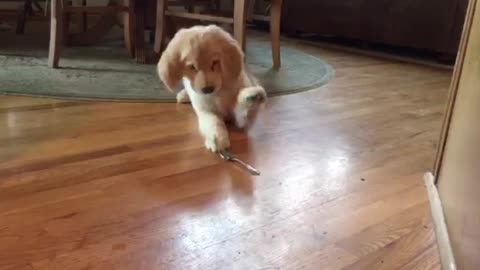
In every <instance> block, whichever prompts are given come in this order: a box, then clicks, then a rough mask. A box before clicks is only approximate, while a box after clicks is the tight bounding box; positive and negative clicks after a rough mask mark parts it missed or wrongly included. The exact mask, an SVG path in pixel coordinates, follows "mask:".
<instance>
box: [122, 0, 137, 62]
mask: <svg viewBox="0 0 480 270" xmlns="http://www.w3.org/2000/svg"><path fill="white" fill-rule="evenodd" d="M128 7H129V11H128V13H127V14H124V16H123V37H124V40H125V47H127V50H128V53H129V54H130V56H131V57H135V43H134V40H135V11H134V8H135V1H134V0H129V1H128Z"/></svg>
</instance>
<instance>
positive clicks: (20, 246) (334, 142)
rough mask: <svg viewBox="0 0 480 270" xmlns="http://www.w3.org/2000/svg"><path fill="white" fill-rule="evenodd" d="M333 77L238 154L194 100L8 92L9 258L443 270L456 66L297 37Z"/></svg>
mask: <svg viewBox="0 0 480 270" xmlns="http://www.w3.org/2000/svg"><path fill="white" fill-rule="evenodd" d="M290 44H293V45H294V46H296V47H297V48H301V49H303V50H306V51H308V52H310V53H312V54H314V55H319V56H321V57H323V58H324V59H326V60H327V61H328V62H329V63H331V64H332V65H333V66H334V67H335V68H336V72H337V75H336V78H335V79H334V80H333V81H332V82H330V83H329V84H328V85H326V86H324V87H322V88H320V89H318V90H314V91H309V92H305V93H300V94H295V95H290V96H283V97H278V98H271V99H270V100H269V104H268V106H267V108H266V110H265V111H264V112H263V113H262V114H261V116H260V119H259V122H258V123H257V125H256V126H255V127H254V128H253V129H252V130H251V132H250V135H249V137H247V136H245V135H243V134H240V133H232V140H233V148H232V151H233V152H234V153H236V154H237V155H238V156H239V157H241V158H243V159H244V160H247V161H249V162H250V163H252V164H254V165H255V166H256V167H257V168H258V169H259V170H260V171H261V173H262V175H261V176H259V177H252V176H249V175H248V174H247V173H246V172H245V171H243V170H241V169H239V168H238V167H236V166H235V165H233V164H230V163H226V162H224V161H222V160H220V158H219V157H217V156H216V155H213V154H211V153H209V152H207V151H206V150H204V148H203V142H202V140H201V138H200V136H199V135H198V133H197V128H196V120H195V116H194V114H193V112H192V110H191V109H190V107H189V106H177V105H175V104H155V103H153V104H135V103H91V102H75V101H62V100H48V99H33V98H21V97H1V98H0V119H2V120H1V121H0V123H1V124H0V130H1V133H0V147H1V149H2V150H1V152H0V161H1V162H0V179H1V180H0V269H2V270H5V269H15V270H23V269H48V270H51V269H102V270H105V269H136V270H137V269H138V270H140V269H241V270H244V269H249V270H250V269H252V270H254V269H389V270H390V269H422V270H424V269H440V266H439V258H438V254H437V252H438V251H437V247H436V243H435V238H434V233H433V229H432V224H431V219H430V212H429V204H428V200H427V195H426V191H425V188H424V186H423V182H422V175H423V173H424V172H426V171H427V170H430V169H431V168H432V165H433V157H434V152H435V145H436V143H437V140H438V137H439V131H440V124H441V120H442V113H443V109H444V104H445V101H446V93H447V88H448V85H449V81H450V75H451V74H450V73H449V72H448V71H444V70H435V69H432V68H427V67H422V66H416V65H412V64H404V63H399V62H388V61H385V60H381V59H375V58H370V57H366V56H356V55H351V54H346V53H340V52H335V51H327V50H322V49H319V48H315V47H311V46H306V45H302V44H301V43H300V42H295V41H290Z"/></svg>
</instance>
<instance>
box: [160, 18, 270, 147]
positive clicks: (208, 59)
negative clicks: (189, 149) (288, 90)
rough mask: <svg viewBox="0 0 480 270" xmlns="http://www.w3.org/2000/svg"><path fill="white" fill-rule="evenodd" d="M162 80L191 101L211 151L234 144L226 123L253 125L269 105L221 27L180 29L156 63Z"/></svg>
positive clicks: (179, 100) (229, 37)
mask: <svg viewBox="0 0 480 270" xmlns="http://www.w3.org/2000/svg"><path fill="white" fill-rule="evenodd" d="M157 71H158V75H159V77H160V79H161V80H162V82H163V83H164V84H165V85H166V86H167V88H168V89H169V90H171V91H175V90H177V89H180V87H179V86H180V85H179V84H180V82H182V83H183V89H182V90H181V91H180V92H179V93H178V94H177V101H178V102H179V103H187V102H191V103H192V106H193V108H194V110H195V113H196V114H197V117H198V125H199V129H200V132H201V134H202V135H203V137H204V138H205V147H206V148H207V149H209V150H210V151H212V152H216V151H222V150H225V149H227V148H228V147H229V146H230V140H229V137H228V130H227V127H226V124H225V123H226V122H233V123H234V124H235V125H236V126H237V127H239V128H247V127H249V126H250V125H251V124H252V123H253V121H254V119H255V118H256V115H257V112H258V110H259V108H260V106H261V105H262V104H263V103H264V102H265V101H266V97H267V95H266V93H265V90H264V89H263V87H261V86H260V85H258V83H257V82H256V81H255V80H254V79H253V78H252V77H251V76H250V75H249V74H247V72H246V70H245V67H244V55H243V52H242V50H241V49H240V47H239V45H238V44H237V42H236V41H235V40H234V39H233V38H232V36H230V34H228V33H227V32H225V31H224V30H223V29H221V28H220V27H218V26H214V25H209V26H194V27H191V28H188V29H182V30H180V31H178V32H177V33H176V34H175V36H174V37H173V39H172V40H171V41H170V43H169V44H168V46H167V48H166V50H165V51H164V52H163V54H162V57H161V58H160V61H159V62H158V65H157Z"/></svg>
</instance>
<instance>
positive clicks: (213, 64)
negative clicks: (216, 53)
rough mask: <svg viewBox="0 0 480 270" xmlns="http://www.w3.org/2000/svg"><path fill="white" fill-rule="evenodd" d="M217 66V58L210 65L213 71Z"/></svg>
mask: <svg viewBox="0 0 480 270" xmlns="http://www.w3.org/2000/svg"><path fill="white" fill-rule="evenodd" d="M219 66H220V61H219V60H215V61H213V63H212V67H211V69H212V71H214V70H215V69H217V68H218V67H219Z"/></svg>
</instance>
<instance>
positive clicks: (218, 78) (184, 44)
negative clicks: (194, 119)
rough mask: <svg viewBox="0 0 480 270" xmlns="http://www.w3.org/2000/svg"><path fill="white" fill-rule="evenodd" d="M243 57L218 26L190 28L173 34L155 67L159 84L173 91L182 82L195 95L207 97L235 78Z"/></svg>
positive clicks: (231, 39)
mask: <svg viewBox="0 0 480 270" xmlns="http://www.w3.org/2000/svg"><path fill="white" fill-rule="evenodd" d="M243 57H244V56H243V53H242V50H241V49H240V47H239V46H238V44H237V42H236V41H235V40H234V39H233V38H232V37H231V36H230V34H228V33H227V32H225V31H224V30H223V29H221V28H220V27H218V26H214V25H210V26H194V27H192V28H188V29H182V30H180V31H178V32H177V34H175V36H174V37H173V39H172V41H170V43H169V44H168V46H167V48H166V50H165V51H164V52H163V54H162V56H161V58H160V61H159V62H158V65H157V71H158V75H159V76H160V79H161V80H162V82H163V83H164V84H165V85H166V86H167V87H168V88H169V90H171V91H174V90H176V88H177V85H178V83H179V82H180V80H181V79H182V78H186V79H188V80H189V81H190V83H191V85H192V88H193V89H194V90H195V91H197V92H198V93H202V94H211V93H213V92H215V91H218V90H219V89H221V88H222V85H223V84H224V82H226V81H232V80H235V79H237V78H238V76H239V75H240V73H241V71H242V69H243Z"/></svg>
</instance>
